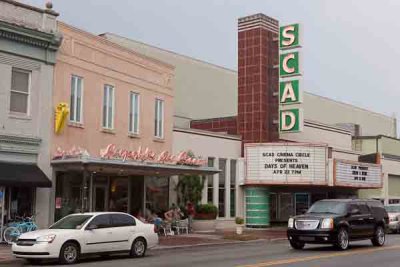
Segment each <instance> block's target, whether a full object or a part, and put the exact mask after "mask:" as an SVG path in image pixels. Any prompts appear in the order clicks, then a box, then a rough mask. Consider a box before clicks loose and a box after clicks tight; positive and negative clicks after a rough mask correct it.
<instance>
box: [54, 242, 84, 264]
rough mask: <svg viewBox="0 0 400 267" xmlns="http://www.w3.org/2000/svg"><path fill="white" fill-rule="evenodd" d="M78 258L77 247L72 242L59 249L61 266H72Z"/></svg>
mask: <svg viewBox="0 0 400 267" xmlns="http://www.w3.org/2000/svg"><path fill="white" fill-rule="evenodd" d="M79 256H80V251H79V246H78V245H77V244H76V243H74V242H67V243H65V244H64V245H63V246H62V247H61V250H60V256H59V261H60V263H62V264H74V263H76V262H77V261H78V260H79Z"/></svg>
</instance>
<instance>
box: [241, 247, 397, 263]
mask: <svg viewBox="0 0 400 267" xmlns="http://www.w3.org/2000/svg"><path fill="white" fill-rule="evenodd" d="M395 249H400V245H396V246H390V247H380V248H367V249H356V250H353V251H346V252H335V253H329V254H319V255H316V256H309V257H297V258H290V259H282V260H272V261H266V262H260V263H256V264H249V265H239V266H237V267H266V266H274V265H282V264H291V263H297V262H304V261H313V260H320V259H327V258H334V257H340V256H350V255H356V254H366V253H370V252H377V251H383V250H395Z"/></svg>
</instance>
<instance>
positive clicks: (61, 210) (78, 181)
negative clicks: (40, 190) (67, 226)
mask: <svg viewBox="0 0 400 267" xmlns="http://www.w3.org/2000/svg"><path fill="white" fill-rule="evenodd" d="M56 181H57V182H56V199H55V202H56V203H55V206H56V211H55V220H56V221H58V220H59V219H61V218H63V217H65V216H67V215H68V214H72V213H79V212H81V209H82V183H83V174H82V173H73V172H70V173H61V172H60V173H57V179H56Z"/></svg>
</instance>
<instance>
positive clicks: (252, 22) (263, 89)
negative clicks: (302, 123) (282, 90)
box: [238, 14, 279, 143]
mask: <svg viewBox="0 0 400 267" xmlns="http://www.w3.org/2000/svg"><path fill="white" fill-rule="evenodd" d="M238 27H239V29H238V30H239V36H238V45H239V47H238V52H239V55H238V90H239V91H238V130H239V134H241V135H242V140H243V143H254V142H255V143H261V142H274V141H278V140H279V129H278V124H277V123H276V121H277V120H278V109H279V106H278V97H277V96H276V95H275V93H274V92H278V84H279V69H278V64H279V47H278V45H279V43H278V36H279V23H278V21H277V20H275V19H272V18H270V17H268V16H266V15H264V14H256V15H252V16H248V17H243V18H240V19H239V24H238Z"/></svg>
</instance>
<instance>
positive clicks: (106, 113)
mask: <svg viewBox="0 0 400 267" xmlns="http://www.w3.org/2000/svg"><path fill="white" fill-rule="evenodd" d="M103 128H105V129H114V87H113V86H111V85H104V93H103Z"/></svg>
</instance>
